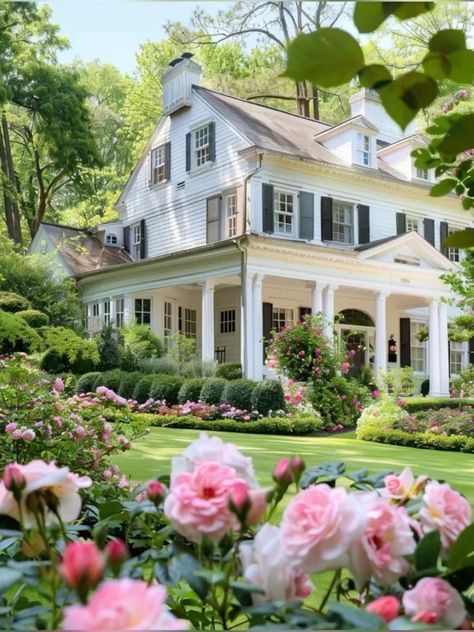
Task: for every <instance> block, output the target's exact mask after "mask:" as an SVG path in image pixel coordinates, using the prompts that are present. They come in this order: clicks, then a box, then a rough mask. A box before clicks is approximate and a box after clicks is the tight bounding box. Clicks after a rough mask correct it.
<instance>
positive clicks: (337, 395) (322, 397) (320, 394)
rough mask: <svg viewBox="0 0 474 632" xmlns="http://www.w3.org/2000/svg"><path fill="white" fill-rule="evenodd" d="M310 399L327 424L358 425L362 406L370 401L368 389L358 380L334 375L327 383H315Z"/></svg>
mask: <svg viewBox="0 0 474 632" xmlns="http://www.w3.org/2000/svg"><path fill="white" fill-rule="evenodd" d="M308 399H309V401H310V402H311V404H312V405H313V408H314V409H315V410H317V411H318V412H319V414H320V415H321V417H322V418H323V419H324V421H325V426H327V425H331V424H340V425H342V426H344V427H348V428H350V427H353V426H355V425H356V423H357V420H358V418H359V416H360V413H361V411H362V408H363V406H364V405H365V404H367V403H368V402H369V401H370V394H369V391H368V389H367V388H366V387H365V386H363V385H362V384H359V383H358V382H357V381H356V380H351V379H346V378H344V377H342V376H337V377H333V378H332V379H331V380H329V381H328V382H327V383H325V384H321V383H319V384H313V385H312V387H311V388H310V389H308Z"/></svg>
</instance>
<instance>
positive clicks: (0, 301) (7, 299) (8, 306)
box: [0, 292, 31, 314]
mask: <svg viewBox="0 0 474 632" xmlns="http://www.w3.org/2000/svg"><path fill="white" fill-rule="evenodd" d="M0 309H3V311H4V312H11V313H13V314H14V313H16V312H20V311H27V310H30V309H31V303H30V301H29V300H28V299H26V298H24V297H23V296H20V295H19V294H16V293H15V292H0Z"/></svg>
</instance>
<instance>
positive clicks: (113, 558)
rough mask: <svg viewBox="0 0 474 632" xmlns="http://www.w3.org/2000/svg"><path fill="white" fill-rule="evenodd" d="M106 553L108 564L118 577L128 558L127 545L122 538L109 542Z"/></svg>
mask: <svg viewBox="0 0 474 632" xmlns="http://www.w3.org/2000/svg"><path fill="white" fill-rule="evenodd" d="M104 552H105V557H106V559H107V564H108V565H109V566H110V568H111V569H112V571H113V573H114V575H115V576H117V575H118V573H119V571H120V568H121V566H122V564H123V563H124V562H125V560H126V559H127V557H128V548H127V545H126V544H125V542H124V541H123V540H121V539H120V538H114V539H113V540H110V542H108V544H107V546H106V547H105V549H104Z"/></svg>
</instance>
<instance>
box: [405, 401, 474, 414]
mask: <svg viewBox="0 0 474 632" xmlns="http://www.w3.org/2000/svg"><path fill="white" fill-rule="evenodd" d="M401 405H402V408H403V409H404V410H406V411H407V412H408V413H416V412H418V411H419V410H428V409H431V410H439V409H440V408H461V407H464V406H474V398H473V397H462V398H461V397H459V398H456V397H413V398H411V399H407V400H405V401H404V402H403V403H402V404H401Z"/></svg>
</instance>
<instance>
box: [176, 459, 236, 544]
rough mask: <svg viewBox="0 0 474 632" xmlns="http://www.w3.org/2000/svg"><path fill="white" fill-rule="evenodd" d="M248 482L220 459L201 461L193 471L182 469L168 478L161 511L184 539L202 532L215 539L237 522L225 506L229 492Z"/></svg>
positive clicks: (193, 539) (196, 539)
mask: <svg viewBox="0 0 474 632" xmlns="http://www.w3.org/2000/svg"><path fill="white" fill-rule="evenodd" d="M239 487H241V488H243V489H244V490H247V489H248V484H247V482H246V481H244V480H243V479H242V478H239V477H238V475H237V472H236V471H235V470H234V469H233V468H231V467H229V466H227V465H222V464H220V463H215V462H211V463H201V464H200V465H198V466H197V467H196V469H195V470H194V472H193V473H192V474H191V473H189V472H183V473H182V474H178V475H177V476H175V477H174V478H173V479H172V481H171V487H170V492H169V494H168V496H167V497H166V500H165V504H164V512H165V515H166V516H167V517H168V518H169V520H170V521H171V522H172V523H173V525H174V527H175V528H176V530H177V531H178V532H179V533H180V534H181V535H183V536H184V537H185V538H187V539H188V540H191V541H192V542H199V541H200V540H201V538H202V536H203V535H206V536H207V537H208V538H209V539H210V540H213V541H214V542H218V541H219V540H220V539H221V538H222V537H223V536H224V535H225V534H226V533H228V532H229V531H230V530H232V529H234V528H235V527H236V526H237V518H236V516H235V515H234V514H233V513H232V512H231V510H230V508H229V506H228V500H229V496H230V495H234V494H235V493H237V488H239Z"/></svg>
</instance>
